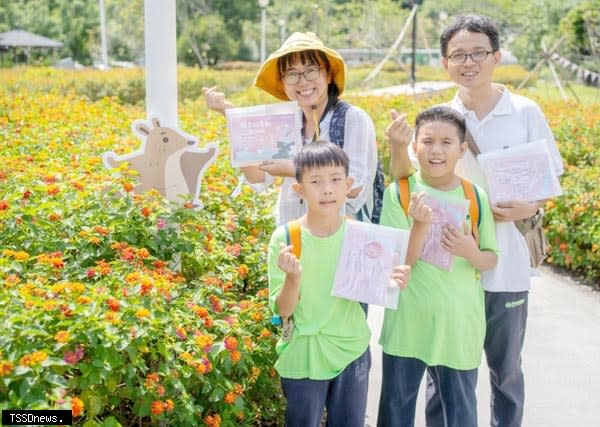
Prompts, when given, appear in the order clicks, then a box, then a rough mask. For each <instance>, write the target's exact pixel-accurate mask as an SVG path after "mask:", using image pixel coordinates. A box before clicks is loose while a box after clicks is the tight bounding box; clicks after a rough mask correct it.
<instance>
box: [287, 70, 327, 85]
mask: <svg viewBox="0 0 600 427" xmlns="http://www.w3.org/2000/svg"><path fill="white" fill-rule="evenodd" d="M323 68H325V67H309V68H307V69H306V70H304V71H303V72H301V73H299V72H298V71H290V72H289V73H285V74H284V75H283V81H284V82H285V83H286V84H288V85H295V84H298V82H299V81H300V76H304V80H306V81H307V82H312V81H313V80H317V79H318V78H319V75H320V74H321V70H322V69H323Z"/></svg>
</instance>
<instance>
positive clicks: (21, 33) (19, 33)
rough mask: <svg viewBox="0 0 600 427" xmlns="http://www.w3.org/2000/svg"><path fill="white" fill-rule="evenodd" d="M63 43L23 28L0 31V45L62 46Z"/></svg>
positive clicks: (6, 46)
mask: <svg viewBox="0 0 600 427" xmlns="http://www.w3.org/2000/svg"><path fill="white" fill-rule="evenodd" d="M62 46H63V43H62V42H59V41H57V40H52V39H49V38H48V37H44V36H40V35H39V34H34V33H30V32H29V31H25V30H12V31H7V32H6V33H0V47H4V48H9V47H50V48H58V47H62Z"/></svg>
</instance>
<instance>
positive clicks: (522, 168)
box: [477, 139, 562, 204]
mask: <svg viewBox="0 0 600 427" xmlns="http://www.w3.org/2000/svg"><path fill="white" fill-rule="evenodd" d="M477 160H478V161H479V164H480V165H481V168H482V169H483V172H484V173H485V177H486V181H487V185H488V194H489V197H490V202H491V203H492V204H495V203H498V202H506V201H511V200H522V201H525V202H534V201H537V200H544V199H549V198H551V197H554V196H559V195H561V194H562V189H561V188H560V183H559V182H558V177H557V175H556V170H555V168H554V163H553V162H552V159H551V158H550V153H549V152H548V144H547V143H546V140H543V139H542V140H539V141H534V142H530V143H527V144H520V145H515V146H512V147H508V148H505V149H503V150H497V151H492V152H488V153H483V154H480V155H479V156H478V157H477Z"/></svg>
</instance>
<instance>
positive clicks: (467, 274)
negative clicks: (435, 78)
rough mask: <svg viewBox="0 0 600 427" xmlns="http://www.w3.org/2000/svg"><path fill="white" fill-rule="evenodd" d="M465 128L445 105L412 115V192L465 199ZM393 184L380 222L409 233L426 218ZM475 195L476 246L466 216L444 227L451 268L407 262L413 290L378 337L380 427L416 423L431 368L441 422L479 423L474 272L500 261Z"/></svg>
mask: <svg viewBox="0 0 600 427" xmlns="http://www.w3.org/2000/svg"><path fill="white" fill-rule="evenodd" d="M465 129H466V126H465V119H464V118H463V117H462V116H461V115H460V114H459V113H457V112H455V111H454V110H452V109H451V108H449V107H445V106H436V107H433V108H429V109H427V110H425V111H423V112H421V113H420V114H419V115H418V116H417V119H416V129H415V141H414V142H413V149H414V151H415V153H416V156H417V159H418V161H419V165H420V170H419V172H417V173H415V174H413V175H411V176H410V177H409V178H408V179H409V188H410V189H411V191H412V192H421V194H422V193H426V194H428V195H429V196H431V197H433V198H435V199H437V200H440V201H445V202H449V203H460V202H461V201H462V200H464V199H465V198H466V197H465V195H464V191H463V186H462V185H461V179H460V178H459V177H458V176H457V175H455V173H454V166H455V165H456V162H457V161H458V159H459V158H461V157H462V156H463V155H464V153H465V150H466V145H467V144H465V143H464V135H465ZM397 186H398V183H392V184H391V185H390V186H389V187H388V189H387V190H386V192H385V194H384V198H383V212H382V217H381V224H382V225H388V226H392V227H398V228H403V229H406V228H408V227H409V226H410V224H411V222H413V224H414V225H413V228H414V227H415V226H417V225H419V222H423V221H420V219H419V218H418V217H413V218H412V220H411V219H409V218H407V216H406V215H405V214H404V211H403V209H402V207H401V203H400V200H399V198H398V194H399V191H398V189H397ZM477 190H478V195H479V200H480V204H479V206H480V212H479V217H480V218H481V222H480V225H479V227H478V231H479V243H477V242H476V240H475V238H474V237H473V235H472V234H471V233H472V231H473V230H468V228H469V226H470V224H471V223H470V221H469V220H468V218H465V221H464V223H463V224H462V226H461V227H460V228H456V227H454V226H452V225H450V224H446V225H444V226H443V229H442V230H443V231H442V233H441V235H440V244H441V246H442V248H443V249H444V250H446V251H448V252H449V253H451V254H453V255H454V263H453V265H452V268H451V270H450V271H446V270H443V269H441V268H439V267H437V266H435V265H433V264H430V263H428V262H425V261H423V260H422V259H418V260H416V259H409V258H408V257H407V264H410V265H412V266H413V267H412V274H411V279H410V286H409V287H408V289H407V290H406V291H405V292H403V293H402V295H401V296H400V299H399V302H398V308H397V310H386V311H385V317H384V322H383V328H382V331H381V337H380V340H379V342H380V344H381V345H382V346H383V374H382V379H383V381H382V387H381V397H380V402H379V416H378V425H379V426H413V425H414V417H415V404H416V400H417V394H418V390H419V384H420V382H421V380H422V377H423V374H424V372H425V370H426V369H427V368H428V367H429V369H433V370H435V371H436V372H437V373H438V376H439V379H440V383H441V386H440V392H441V398H442V402H443V411H444V419H445V425H446V426H447V427H452V426H455V427H458V426H460V427H470V426H477V402H476V397H475V385H476V383H477V368H478V367H479V364H480V362H481V354H482V350H483V340H484V335H485V309H484V298H483V289H482V287H481V284H480V280H479V272H480V271H482V270H487V269H490V268H493V267H494V266H495V265H496V263H497V260H498V256H497V244H496V238H495V231H494V222H493V217H492V213H491V210H490V207H489V203H488V199H487V195H486V194H485V192H484V191H483V190H481V189H480V188H477ZM413 197H414V193H413ZM409 213H410V211H409ZM409 216H410V215H409ZM419 227H423V226H422V225H419ZM475 234H476V233H475Z"/></svg>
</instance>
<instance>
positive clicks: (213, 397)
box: [208, 388, 225, 402]
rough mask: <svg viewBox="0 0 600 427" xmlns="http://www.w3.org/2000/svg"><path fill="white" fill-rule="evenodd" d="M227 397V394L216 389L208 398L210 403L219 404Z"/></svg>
mask: <svg viewBox="0 0 600 427" xmlns="http://www.w3.org/2000/svg"><path fill="white" fill-rule="evenodd" d="M224 396H225V392H224V391H223V390H222V389H220V388H215V389H214V390H213V392H212V393H211V394H210V396H209V397H208V401H209V402H218V401H220V400H222V399H223V397H224Z"/></svg>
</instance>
